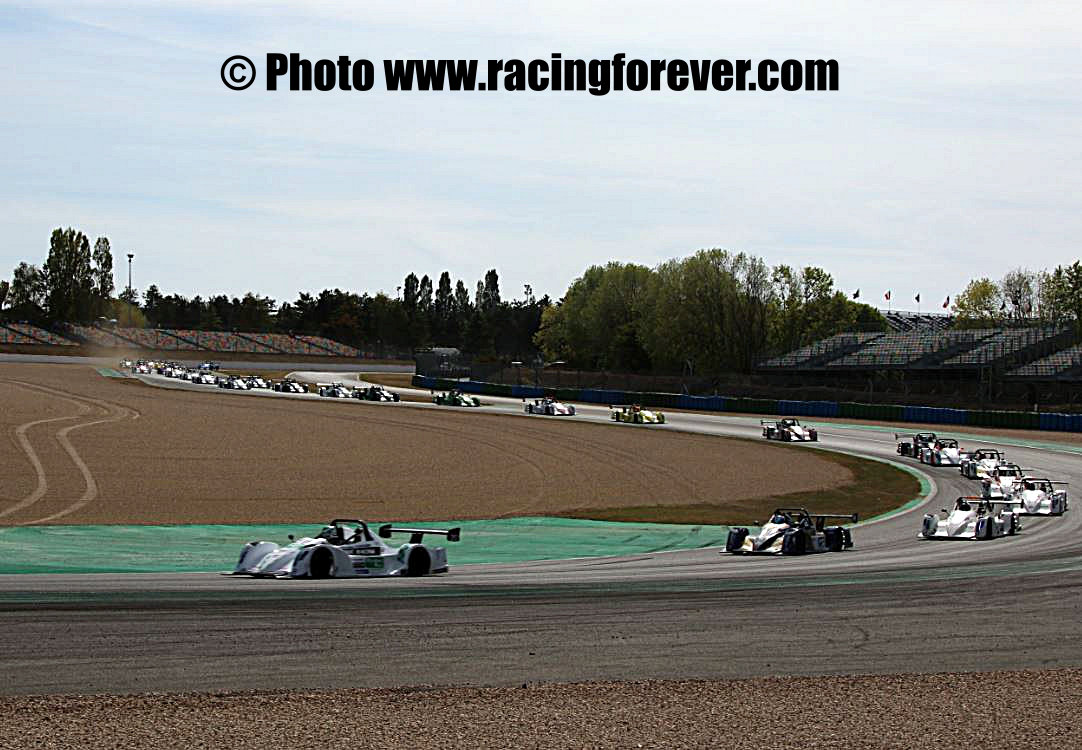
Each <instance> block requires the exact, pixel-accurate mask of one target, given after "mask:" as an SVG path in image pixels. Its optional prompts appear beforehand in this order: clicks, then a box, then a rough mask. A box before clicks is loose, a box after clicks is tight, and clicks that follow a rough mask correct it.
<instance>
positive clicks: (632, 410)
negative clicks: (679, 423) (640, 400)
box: [609, 404, 665, 424]
mask: <svg viewBox="0 0 1082 750" xmlns="http://www.w3.org/2000/svg"><path fill="white" fill-rule="evenodd" d="M609 409H610V411H609V415H610V417H611V418H612V421H613V422H626V423H628V424H665V415H664V414H662V413H661V412H659V411H656V410H654V409H644V408H642V407H641V406H639V405H638V404H630V405H617V404H613V405H612V406H610V407H609Z"/></svg>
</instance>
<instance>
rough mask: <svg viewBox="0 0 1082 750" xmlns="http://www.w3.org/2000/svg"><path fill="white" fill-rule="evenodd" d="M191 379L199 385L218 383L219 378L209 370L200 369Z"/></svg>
mask: <svg viewBox="0 0 1082 750" xmlns="http://www.w3.org/2000/svg"><path fill="white" fill-rule="evenodd" d="M191 381H192V382H193V383H196V384H197V385H217V384H218V378H216V377H215V376H214V375H212V374H211V373H210V371H209V370H199V371H198V372H196V373H195V374H194V375H192V377H191Z"/></svg>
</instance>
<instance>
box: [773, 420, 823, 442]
mask: <svg viewBox="0 0 1082 750" xmlns="http://www.w3.org/2000/svg"><path fill="white" fill-rule="evenodd" d="M759 424H760V425H762V427H763V437H765V438H766V439H767V440H781V441H782V442H785V443H817V442H819V431H818V430H816V429H815V428H814V427H805V426H804V425H802V424H800V420H799V419H793V418H791V417H786V418H785V419H779V420H777V421H774V420H770V419H760V420H759Z"/></svg>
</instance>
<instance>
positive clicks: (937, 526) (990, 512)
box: [919, 497, 1022, 540]
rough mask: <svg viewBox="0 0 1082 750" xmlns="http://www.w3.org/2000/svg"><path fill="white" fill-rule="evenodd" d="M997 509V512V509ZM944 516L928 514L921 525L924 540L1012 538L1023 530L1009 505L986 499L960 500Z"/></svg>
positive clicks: (943, 513) (968, 498) (944, 510)
mask: <svg viewBox="0 0 1082 750" xmlns="http://www.w3.org/2000/svg"><path fill="white" fill-rule="evenodd" d="M997 507H998V510H997V509H996V508H997ZM940 514H941V515H936V514H935V513H926V514H925V515H924V521H923V523H922V525H921V531H920V534H919V537H920V538H923V539H971V540H977V539H996V538H997V537H1001V536H1012V535H1014V534H1017V533H1018V532H1019V531H1020V530H1021V529H1022V524H1021V523H1020V522H1019V519H1018V514H1017V513H1015V512H1014V511H1013V510H1011V506H1010V503H1005V502H1003V501H1002V500H989V499H988V498H983V497H960V498H958V499H957V500H955V502H954V508H953V509H952V510H948V509H947V508H943V510H941V511H940Z"/></svg>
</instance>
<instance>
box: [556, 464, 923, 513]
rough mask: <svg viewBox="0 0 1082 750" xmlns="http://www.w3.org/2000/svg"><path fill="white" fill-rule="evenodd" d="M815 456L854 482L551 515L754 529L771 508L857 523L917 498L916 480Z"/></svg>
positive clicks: (886, 468) (887, 468) (892, 470)
mask: <svg viewBox="0 0 1082 750" xmlns="http://www.w3.org/2000/svg"><path fill="white" fill-rule="evenodd" d="M816 456H819V457H822V458H823V459H825V460H828V461H834V462H835V463H838V464H841V465H842V466H844V467H845V468H847V469H849V471H850V472H852V474H853V481H852V482H850V483H848V484H844V485H842V486H840V487H833V488H828V489H824V490H813V491H808V492H790V493H786V494H782V495H768V496H766V497H757V498H748V499H745V500H736V501H733V502H727V503H724V504H713V503H695V504H690V505H637V506H631V507H626V508H602V509H584V508H573V509H570V510H566V511H562V512H560V513H558V514H554V515H559V516H563V517H565V518H587V519H591V520H595V521H627V522H632V523H684V524H720V525H723V526H725V525H745V524H746V525H758V524H760V523H761V522H762V521H764V520H765V519H767V518H769V517H770V514H771V512H772V511H773V510H774V509H775V508H780V507H797V508H807V509H808V510H810V511H811V512H812V513H816V512H818V513H858V514H860V518H861V519H868V518H872V517H873V516H877V515H879V514H880V513H886V512H888V511H891V510H894V509H895V508H897V507H899V506H901V505H904V504H905V503H907V502H909V501H910V500H912V499H913V498H915V497H917V495H919V494H920V481H919V480H918V479H917V478H916V477H915V476H913V475H912V474H910V473H909V472H906V471H902V470H901V469H898V468H896V467H894V466H891V465H890V464H885V463H882V462H880V461H869V460H867V459H863V458H857V457H856V456H849V455H846V454H844V453H831V452H830V451H819V452H817V453H816Z"/></svg>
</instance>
